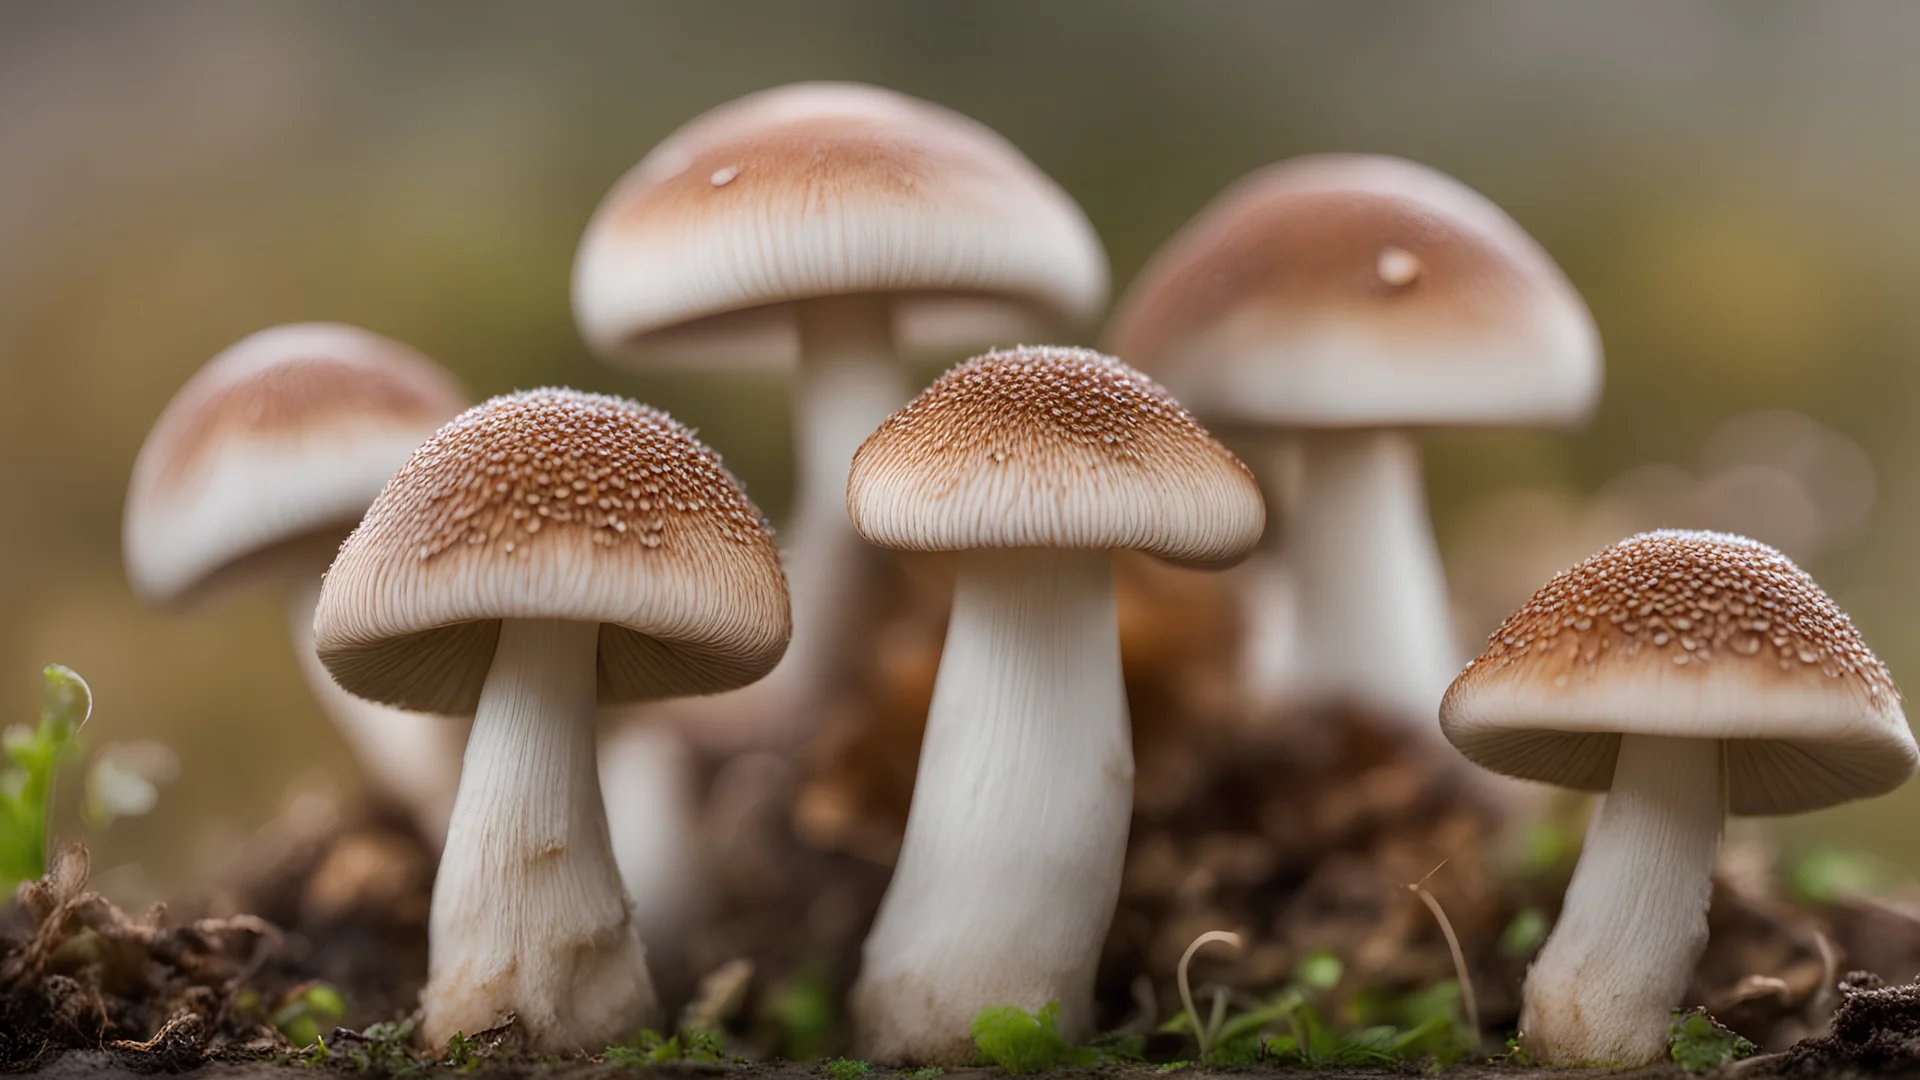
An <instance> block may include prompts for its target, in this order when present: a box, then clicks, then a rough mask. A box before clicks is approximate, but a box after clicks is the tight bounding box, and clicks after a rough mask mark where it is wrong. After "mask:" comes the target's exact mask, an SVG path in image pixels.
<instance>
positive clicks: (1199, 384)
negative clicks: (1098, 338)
mask: <svg viewBox="0 0 1920 1080" xmlns="http://www.w3.org/2000/svg"><path fill="white" fill-rule="evenodd" d="M1109 344H1110V345H1111V347H1112V348H1113V350H1114V352H1115V353H1117V354H1118V355H1119V356H1121V357H1122V358H1124V359H1125V360H1127V361H1128V362H1129V363H1133V364H1137V365H1139V366H1140V367H1141V368H1142V369H1143V370H1146V371H1149V372H1151V373H1153V374H1154V375H1156V376H1157V377H1159V378H1161V379H1162V380H1164V381H1165V382H1166V383H1167V385H1168V386H1170V387H1171V388H1172V389H1173V391H1174V393H1176V394H1177V395H1179V397H1180V399H1181V400H1182V401H1184V402H1186V403H1187V404H1188V405H1189V406H1190V407H1192V408H1193V409H1194V410H1195V411H1197V412H1199V413H1200V414H1201V415H1202V416H1206V417H1208V418H1209V419H1210V420H1220V419H1233V420H1238V421H1244V422H1249V423H1257V424H1288V425H1298V426H1306V427H1378V426H1412V425H1428V424H1447V425H1468V424H1518V423H1548V424H1564V423H1571V422H1575V421H1578V420H1581V419H1584V418H1585V417H1586V416H1587V415H1588V414H1589V413H1590V412H1591V411H1592V409H1593V407H1594V405H1595V403H1596V402H1597V400H1598V398H1599V390H1600V378H1601V366H1600V341H1599V337H1598V334H1597V332H1596V331H1595V329H1594V326H1593V319H1592V316H1591V315H1590V314H1588V312H1587V307H1586V304H1585V303H1584V302H1583V301H1582V300H1581V299H1580V295H1579V294H1578V293H1577V292H1576V291H1575V290H1574V288H1573V286H1572V285H1571V284H1570V283H1569V282H1568V281H1567V279H1566V276H1565V275H1564V274H1562V273H1561V272H1560V268H1559V267H1558V266H1556V265H1555V264H1554V262H1553V259H1552V258H1551V257H1550V256H1549V255H1548V254H1547V253H1546V252H1545V251H1544V250H1543V249H1542V248H1541V247H1540V245H1539V244H1538V243H1536V242H1535V241H1534V240H1533V238H1532V237H1530V236H1528V235H1527V233H1526V231H1525V230H1523V229H1521V228H1520V226H1519V225H1518V224H1516V223H1515V222H1514V221H1513V219H1512V218H1510V217H1508V216H1507V215H1506V213H1505V212H1503V211H1502V210H1501V209H1500V208H1499V207H1497V206H1495V205H1494V204H1493V203H1492V202H1490V201H1488V200H1487V199H1486V198H1485V197H1483V196H1482V195H1480V194H1479V193H1478V192H1476V191H1474V190H1473V189H1471V188H1469V187H1467V186H1466V185H1464V184H1462V183H1460V182H1459V181H1457V180H1454V179H1453V178H1451V177H1449V176H1446V175H1444V174H1442V173H1439V172H1436V171H1435V170H1433V169H1430V168H1427V167H1426V166H1424V165H1417V164H1414V163H1413V162H1410V161H1402V160H1400V159H1397V158H1389V157H1374V156H1365V155H1321V156H1313V157H1304V158H1295V159H1293V160H1290V161H1284V162H1281V163H1279V164H1277V165H1271V166H1268V167H1267V168H1265V169H1262V170H1260V171H1258V172H1255V173H1253V174H1252V175H1250V176H1247V177H1246V178H1244V179H1242V180H1241V181H1239V182H1238V183H1236V184H1234V185H1233V186H1232V187H1230V188H1229V189H1227V191H1226V192H1225V193H1223V194H1222V195H1220V197H1219V198H1217V199H1215V200H1214V201H1213V203H1212V204H1210V205H1209V206H1208V207H1207V208H1206V209H1205V210H1203V211H1201V212H1200V214H1199V216H1198V217H1196V218H1195V219H1194V220H1193V222H1192V223H1191V224H1189V225H1188V226H1187V227H1186V228H1185V229H1184V230H1183V231H1182V232H1181V233H1180V234H1179V235H1178V236H1176V237H1174V239H1173V240H1171V241H1170V242H1169V243H1168V244H1167V246H1166V247H1165V248H1163V249H1162V250H1161V251H1160V253H1159V254H1158V255H1156V256H1155V257H1154V259H1153V260H1152V262H1151V263H1149V264H1148V266H1147V267H1146V269H1145V270H1143V271H1142V272H1141V274H1140V277H1139V279H1138V280H1137V281H1136V283H1135V284H1134V285H1133V287H1132V288H1131V289H1130V290H1129V291H1128V294H1127V296H1126V298H1125V299H1124V300H1123V301H1122V303H1121V305H1120V308H1119V311H1118V312H1117V313H1116V316H1115V324H1114V329H1113V332H1112V336H1111V338H1110V341H1109Z"/></svg>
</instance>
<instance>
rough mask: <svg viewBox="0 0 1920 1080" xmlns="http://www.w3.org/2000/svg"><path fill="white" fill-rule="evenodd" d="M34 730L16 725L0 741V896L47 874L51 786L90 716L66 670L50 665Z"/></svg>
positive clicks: (80, 687) (85, 692) (89, 705)
mask: <svg viewBox="0 0 1920 1080" xmlns="http://www.w3.org/2000/svg"><path fill="white" fill-rule="evenodd" d="M41 674H42V675H43V676H44V677H45V679H46V689H45V691H44V696H43V697H42V698H41V704H40V722H39V723H38V724H37V725H34V726H29V725H26V724H16V725H14V726H12V727H9V728H7V730H6V732H5V733H4V735H3V736H0V750H4V752H5V759H4V761H0V892H5V893H11V892H12V891H13V889H14V887H15V886H17V885H18V884H20V883H21V882H23V881H30V880H32V879H33V878H37V877H39V876H40V875H42V874H44V873H46V872H47V847H48V836H49V832H50V828H51V826H50V819H51V817H52V812H51V807H52V804H53V781H54V776H55V774H56V773H58V772H59V770H60V767H61V766H62V765H63V764H65V763H66V761H67V760H68V759H69V758H71V757H72V756H73V754H74V752H75V749H76V742H77V736H78V735H79V732H80V727H81V725H82V724H85V723H86V722H87V717H88V716H89V715H90V714H91V713H92V712H93V693H92V691H90V690H89V689H88V688H87V682H86V680H85V679H82V678H81V677H80V676H78V675H76V674H74V673H73V671H71V670H69V669H68V668H64V667H61V666H60V665H59V664H48V665H47V667H46V669H45V670H44V671H43V672H42V673H41Z"/></svg>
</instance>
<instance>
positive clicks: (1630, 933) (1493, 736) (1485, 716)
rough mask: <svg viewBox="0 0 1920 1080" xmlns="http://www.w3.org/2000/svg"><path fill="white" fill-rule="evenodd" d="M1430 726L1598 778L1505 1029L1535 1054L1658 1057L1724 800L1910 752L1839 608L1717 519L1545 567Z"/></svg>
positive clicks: (1753, 801)
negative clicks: (1561, 566) (1516, 1022)
mask: <svg viewBox="0 0 1920 1080" xmlns="http://www.w3.org/2000/svg"><path fill="white" fill-rule="evenodd" d="M1440 723H1441V726H1442V728H1443V730H1444V731H1445V733H1446V736H1447V738H1448V739H1449V740H1451V741H1452V742H1453V744H1454V745H1455V746H1457V747H1459V748H1460V752H1461V753H1463V754H1465V755H1467V757H1469V758H1471V759H1473V760H1474V761H1476V762H1478V763H1479V764H1481V765H1483V766H1485V767H1486V768H1488V769H1492V770H1493V771H1495V772H1498V773H1504V774H1505V775H1507V776H1514V777H1519V778H1521V779H1524V780H1539V781H1544V782H1546V783H1550V784H1558V785H1560V786H1562V787H1570V788H1574V789H1576V790H1582V791H1601V792H1606V799H1605V800H1604V802H1602V804H1601V805H1600V807H1599V808H1598V809H1597V810H1595V811H1594V814H1593V819H1592V822H1591V823H1590V824H1589V825H1588V827H1587V839H1586V845H1585V847H1584V848H1583V850H1582V851H1581V854H1580V863H1579V865H1578V867H1577V868H1576V869H1575V870H1574V874H1573V881H1572V883H1571V884H1570V885H1569V886H1568V887H1567V895H1566V901H1565V904H1564V906H1563V907H1562V910H1561V913H1560V919H1559V922H1558V924H1557V925H1556V926H1555V927H1554V929H1553V933H1552V936H1551V937H1549V938H1548V939H1547V943H1546V945H1545V947H1544V948H1542V949H1541V951H1540V956H1539V958H1538V959H1536V960H1535V961H1534V963H1533V968H1532V970H1531V971H1529V972H1528V973H1527V983H1526V990H1525V994H1524V1001H1523V1008H1522V1011H1521V1015H1520V1030H1521V1041H1522V1043H1523V1045H1525V1047H1526V1048H1527V1050H1528V1052H1530V1053H1531V1054H1533V1055H1534V1057H1536V1058H1537V1059H1539V1060H1540V1061H1541V1062H1542V1063H1544V1064H1547V1065H1606V1066H1615V1067H1626V1066H1637V1065H1643V1064H1647V1063H1650V1062H1653V1061H1655V1060H1657V1059H1659V1058H1660V1057H1661V1056H1663V1055H1664V1054H1665V1052H1666V1045H1667V1016H1668V1013H1669V1012H1670V1010H1672V1009H1673V1008H1675V1007H1676V1006H1678V1005H1679V1004H1680V1003H1681V1002H1680V999H1681V995H1682V994H1684V993H1685V991H1686V987H1687V982H1688V980H1689V979H1690V978H1691V977H1692V975H1693V969H1694V965H1695V964H1697V963H1698V962H1699V959H1700V954H1701V951H1702V950H1703V949H1704V948H1705V947H1706V943H1707V902H1708V899H1709V897H1710V895H1711V893H1712V883H1711V874H1712V871H1713V862H1714V852H1715V850H1716V848H1717V847H1718V846H1719V839H1720V831H1721V827H1722V825H1723V823H1724V820H1725V817H1726V815H1727V813H1729V812H1731V813H1735V814H1798V813H1805V812H1806V811H1809V810H1817V809H1819V808H1821V807H1825V806H1832V805H1834V804H1836V803H1841V802H1845V801H1847V800H1849V799H1859V798H1865V797H1867V796H1872V795H1882V794H1885V793H1886V792H1889V791H1892V790H1893V789H1894V788H1896V787H1899V786H1900V785H1901V784H1902V783H1903V782H1905V781H1906V779H1907V778H1908V777H1910V776H1912V775H1913V772H1914V768H1915V765H1916V763H1917V762H1920V753H1916V750H1915V748H1914V741H1913V736H1912V735H1911V734H1910V733H1909V732H1908V730H1907V722H1906V718H1905V716H1904V715H1903V713H1902V712H1901V708H1900V692H1899V690H1897V689H1896V688H1895V687H1894V685H1893V680H1892V679H1891V678H1890V677H1889V676H1888V675H1887V669H1886V668H1884V667H1882V666H1881V664H1880V661H1879V660H1878V659H1876V658H1875V657H1874V655H1873V653H1872V652H1871V651H1870V650H1869V649H1868V648H1867V646H1866V645H1865V643H1863V642H1862V641H1861V640H1860V635H1859V633H1858V632H1857V631H1855V630H1854V628H1853V624H1852V623H1851V622H1849V621H1848V619H1847V617H1846V616H1845V615H1844V614H1842V613H1841V611H1840V609H1839V608H1837V607H1835V606H1834V603H1833V601H1832V600H1831V599H1829V598H1828V596H1827V594H1826V593H1824V592H1822V591H1821V590H1820V586H1818V585H1816V584H1814V581H1813V579H1812V578H1810V577H1808V576H1807V575H1806V574H1805V573H1803V572H1801V570H1800V569H1799V568H1798V567H1796V566H1794V565H1793V563H1792V562H1790V561H1788V559H1787V558H1786V556H1784V555H1782V554H1780V553H1779V552H1777V551H1775V550H1773V549H1772V548H1770V547H1767V546H1766V545H1764V544H1760V543H1757V542H1755V541H1753V540H1748V539H1746V538H1744V537H1739V536H1729V535H1726V534H1722V533H1700V532H1652V533H1643V534H1641V535H1638V536H1634V537H1630V538H1628V539H1626V540H1623V541H1621V542H1620V543H1618V544H1615V545H1614V546H1612V547H1610V548H1607V549H1606V550H1604V551H1602V552H1600V553H1599V554H1598V555H1595V556H1593V557H1591V558H1589V559H1587V560H1586V561H1585V562H1583V563H1580V564H1579V565H1577V566H1575V567H1573V568H1572V569H1570V570H1564V571H1562V572H1560V573H1559V574H1557V575H1555V576H1554V578H1553V579H1552V580H1551V581H1549V582H1547V584H1546V585H1545V586H1544V587H1543V588H1541V590H1540V591H1539V592H1537V593H1535V594H1534V596H1533V599H1532V600H1530V601H1528V603H1527V605H1526V606H1525V607H1522V608H1521V609H1520V610H1519V611H1516V612H1514V613H1513V614H1512V615H1511V616H1509V617H1508V618H1507V621H1506V623H1505V624H1504V625H1502V626H1501V627H1500V629H1498V630H1496V631H1494V633H1493V636H1492V637H1491V638H1490V639H1488V644H1487V651H1486V652H1485V653H1483V654H1481V655H1480V657H1479V658H1478V659H1476V660H1474V661H1473V662H1472V663H1471V664H1469V665H1468V666H1467V669H1466V671H1465V672H1464V673H1462V674H1461V676H1460V677H1459V679H1457V680H1456V681H1455V682H1454V684H1453V686H1452V688H1451V689H1449V690H1448V691H1447V695H1446V700H1445V702H1444V704H1443V705H1442V706H1441V709H1440Z"/></svg>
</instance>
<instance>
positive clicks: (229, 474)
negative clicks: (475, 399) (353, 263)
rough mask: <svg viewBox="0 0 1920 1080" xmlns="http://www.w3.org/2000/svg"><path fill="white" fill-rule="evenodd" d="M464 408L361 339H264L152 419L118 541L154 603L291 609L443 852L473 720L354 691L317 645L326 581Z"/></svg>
mask: <svg viewBox="0 0 1920 1080" xmlns="http://www.w3.org/2000/svg"><path fill="white" fill-rule="evenodd" d="M465 405H466V396H465V394H464V393H463V392H462V391H461V389H460V387H459V385H458V384H457V383H456V382H455V381H454V379H453V376H451V375H449V374H447V373H446V372H445V371H444V370H442V369H441V368H440V367H439V366H438V365H436V364H434V363H433V361H431V360H429V359H427V358H426V357H425V356H422V355H421V354H420V353H418V352H416V351H415V350H413V349H411V348H409V347H408V346H406V345H402V344H401V343H399V342H397V341H392V340H390V339H387V338H384V337H381V336H379V335H377V334H374V333H371V332H369V331H366V330H362V329H359V328H358V327H353V326H345V325H339V324H326V323H303V324H293V325H287V326H277V327H274V328H272V329H269V330H262V331H260V332H259V333H257V334H254V335H252V336H251V337H248V338H245V339H243V340H241V341H240V342H239V343H237V344H235V345H233V346H232V347H231V348H229V349H227V350H226V351H225V352H222V353H221V354H220V355H218V356H216V357H214V358H213V359H212V360H210V361H208V362H207V364H206V366H205V367H203V368H201V369H200V371H199V372H198V373H196V374H195V375H194V377H193V378H192V379H190V380H188V382H187V384H186V385H185V386H183V387H181V389H180V391H179V393H177V394H175V395H174V398H173V400H172V401H171V402H169V403H168V404H167V408H166V410H165V411H164V412H162V413H161V415H160V419H158V420H157V421H155V422H154V426H153V430H152V432H151V433H149V434H148V436H147V440H146V443H145V445H143V446H142V447H141V448H140V456H139V459H138V460H137V461H136V462H135V463H134V468H133V479H132V480H131V481H130V483H129V485H128V490H127V508H126V518H125V524H124V529H123V534H122V543H123V551H124V555H125V559H126V567H127V577H128V579H129V580H130V581H131V582H132V583H133V587H134V591H135V592H137V593H138V594H139V595H140V597H141V599H143V600H145V601H146V602H148V603H150V604H156V605H176V606H186V605H197V604H200V603H202V602H204V601H206V600H208V599H210V598H212V597H214V596H216V595H217V594H220V593H223V592H225V591H227V590H229V589H236V588H240V587H244V586H249V585H270V586H274V587H277V588H279V589H280V590H281V591H282V593H283V594H284V596H285V602H286V610H287V628H288V631H289V633H290V635H291V636H292V638H293V643H294V652H295V653H296V654H297V655H298V657H299V660H300V668H301V670H302V671H303V672H304V673H305V674H306V676H307V681H308V683H309V685H310V686H312V688H313V692H314V695H315V696H316V697H318V698H319V699H320V703H321V704H322V705H323V706H324V707H325V709H326V712H327V715H328V716H329V717H331V718H332V720H333V723H334V726H335V728H337V729H338V730H339V732H340V734H341V735H342V736H344V737H345V739H346V740H347V743H348V745H349V746H351V747H352V749H353V752H354V756H355V758H356V759H357V760H358V761H359V763H360V767H361V769H362V770H364V771H365V773H366V776H367V778H368V780H369V781H370V782H371V783H372V785H373V789H374V792H375V794H376V795H377V796H378V797H380V798H384V799H388V800H391V801H393V802H394V803H397V804H398V805H400V806H402V807H404V808H406V810H407V811H408V813H409V815H410V816H411V818H412V820H413V822H414V824H415V826H416V827H418V829H419V830H420V833H421V836H422V837H423V838H425V839H426V840H427V842H428V843H429V844H430V845H431V846H432V847H434V848H435V849H438V848H439V846H440V844H441V843H442V842H443V841H444V840H445V839H446V831H447V819H448V817H449V815H450V814H451V813H452V811H453V799H454V791H455V789H456V788H457V787H458V785H459V780H460V749H461V746H462V744H463V742H464V740H465V738H466V725H465V723H464V722H462V721H459V720H455V719H452V718H449V717H443V716H430V715H426V714H422V713H416V712H407V711H403V710H399V709H392V708H387V707H385V706H381V705H376V704H374V703H372V702H369V701H364V700H362V699H360V698H357V697H355V696H353V695H352V694H349V693H347V692H346V691H345V690H342V689H341V688H340V686H339V685H338V684H337V683H335V682H334V680H333V678H332V676H330V675H328V674H327V672H326V669H325V668H324V667H322V666H321V664H320V660H319V658H318V657H317V656H316V655H315V653H314V648H313V609H314V604H315V602H316V601H317V600H318V598H319V595H320V578H321V574H322V572H323V571H325V570H326V568H327V564H328V563H329V562H331V561H332V559H333V556H334V552H335V551H336V550H337V549H338V548H339V546H340V542H341V541H342V540H343V539H345V538H346V535H347V532H348V531H349V530H350V529H352V527H353V525H354V523H355V522H356V521H358V520H359V519H360V515H361V514H362V513H364V512H365V511H366V509H367V507H368V505H369V504H371V503H372V502H373V500H374V497H375V496H376V495H378V494H379V493H380V489H381V487H382V486H384V485H385V484H386V482H387V478H388V477H390V476H392V475H393V472H394V470H395V469H398V468H399V467H400V465H401V463H402V462H404V461H406V460H407V455H408V454H410V453H412V452H413V449H414V447H416V446H418V445H419V444H420V442H421V441H422V440H424V439H426V438H427V436H429V435H431V434H433V432H434V430H435V429H436V428H438V427H439V426H440V425H441V424H442V423H445V422H446V421H447V420H450V419H452V417H453V415H454V414H455V413H457V412H459V411H460V410H461V408H463V407H464V406H465Z"/></svg>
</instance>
